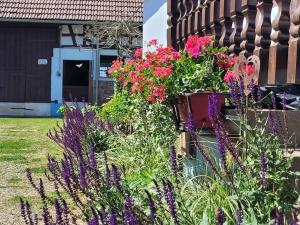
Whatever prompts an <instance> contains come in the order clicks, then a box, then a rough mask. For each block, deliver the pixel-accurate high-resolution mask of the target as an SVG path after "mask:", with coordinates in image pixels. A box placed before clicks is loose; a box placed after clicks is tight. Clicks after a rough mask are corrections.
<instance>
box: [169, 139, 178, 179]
mask: <svg viewBox="0 0 300 225" xmlns="http://www.w3.org/2000/svg"><path fill="white" fill-rule="evenodd" d="M170 164H171V171H172V173H173V175H174V176H175V177H177V173H178V168H177V154H176V149H175V146H174V145H171V146H170Z"/></svg>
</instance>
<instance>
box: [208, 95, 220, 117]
mask: <svg viewBox="0 0 300 225" xmlns="http://www.w3.org/2000/svg"><path fill="white" fill-rule="evenodd" d="M219 106H220V96H219V95H218V94H217V93H213V94H212V95H211V96H209V99H208V117H209V119H210V120H211V121H212V122H213V123H214V122H215V121H216V120H217V119H218V118H219V113H220V111H219V110H220V109H219Z"/></svg>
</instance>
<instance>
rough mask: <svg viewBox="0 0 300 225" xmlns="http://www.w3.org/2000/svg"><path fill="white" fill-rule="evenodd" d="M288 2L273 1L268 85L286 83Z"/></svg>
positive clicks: (288, 25) (281, 0) (285, 0)
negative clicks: (273, 15) (273, 14)
mask: <svg viewBox="0 0 300 225" xmlns="http://www.w3.org/2000/svg"><path fill="white" fill-rule="evenodd" d="M290 2H291V1H290V0H273V9H272V13H273V10H274V11H276V14H275V17H274V19H272V32H271V40H272V41H271V46H270V52H269V69H268V84H285V83H286V81H287V60H288V41H289V27H290V16H289V6H290Z"/></svg>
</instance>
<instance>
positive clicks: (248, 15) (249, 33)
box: [240, 0, 257, 58]
mask: <svg viewBox="0 0 300 225" xmlns="http://www.w3.org/2000/svg"><path fill="white" fill-rule="evenodd" d="M256 4H257V1H256V0H242V13H243V15H244V21H243V30H242V33H241V38H242V42H241V45H240V47H241V52H240V55H243V56H245V57H246V58H247V57H248V56H250V55H251V53H252V52H253V50H254V47H255V46H254V40H255V16H256Z"/></svg>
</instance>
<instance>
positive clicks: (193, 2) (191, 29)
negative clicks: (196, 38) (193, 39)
mask: <svg viewBox="0 0 300 225" xmlns="http://www.w3.org/2000/svg"><path fill="white" fill-rule="evenodd" d="M189 4H190V11H189V12H188V30H187V35H188V36H190V35H192V34H195V13H196V7H197V0H189Z"/></svg>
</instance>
